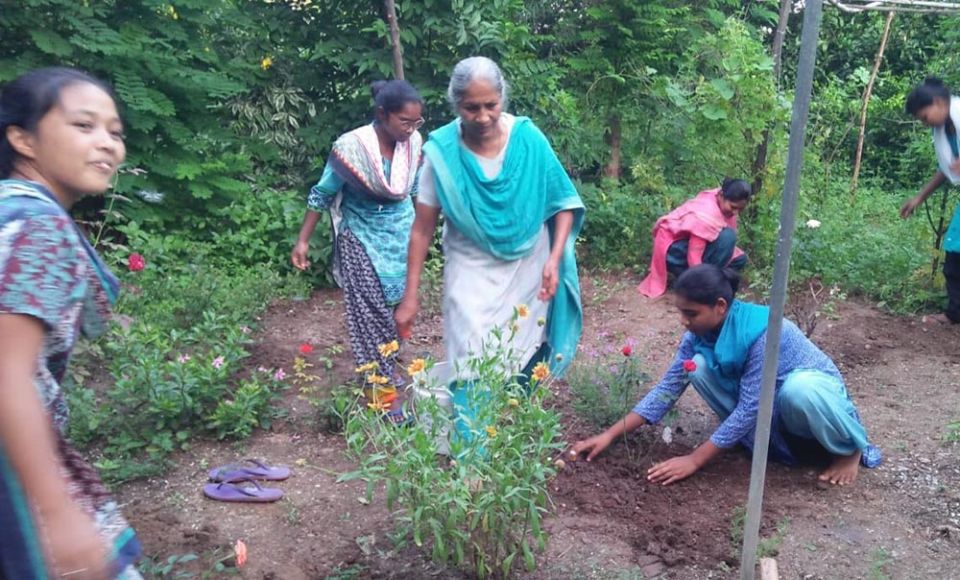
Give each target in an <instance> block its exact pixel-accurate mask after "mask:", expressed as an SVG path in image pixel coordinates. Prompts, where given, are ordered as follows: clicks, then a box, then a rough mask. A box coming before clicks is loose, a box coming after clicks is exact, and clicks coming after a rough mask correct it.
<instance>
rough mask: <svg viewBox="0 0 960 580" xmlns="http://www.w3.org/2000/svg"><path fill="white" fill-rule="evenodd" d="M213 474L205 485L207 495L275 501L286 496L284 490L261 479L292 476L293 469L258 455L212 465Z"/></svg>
mask: <svg viewBox="0 0 960 580" xmlns="http://www.w3.org/2000/svg"><path fill="white" fill-rule="evenodd" d="M209 476H210V482H211V483H207V484H206V485H204V486H203V495H205V496H207V497H208V498H210V499H212V500H216V501H225V502H234V503H271V502H275V501H277V500H279V499H280V498H282V497H283V490H281V489H277V488H272V487H263V486H261V485H260V484H259V483H258V481H283V480H285V479H287V478H289V477H290V469H289V468H287V467H282V466H272V465H267V464H266V463H264V462H262V461H258V460H256V459H245V460H244V461H243V462H241V463H237V464H230V465H223V466H221V467H216V468H214V469H211V470H210V474H209ZM249 484H252V485H249Z"/></svg>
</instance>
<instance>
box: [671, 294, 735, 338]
mask: <svg viewBox="0 0 960 580" xmlns="http://www.w3.org/2000/svg"><path fill="white" fill-rule="evenodd" d="M674 304H675V305H676V307H677V311H678V312H679V313H680V324H682V325H683V327H684V328H686V329H687V330H689V331H690V332H692V333H694V334H695V335H697V336H704V335H707V334H709V333H711V332H713V331H715V330H717V329H718V328H720V326H721V325H722V324H723V321H724V320H726V318H727V310H728V308H729V304H727V301H726V300H725V299H723V298H718V299H717V303H716V304H714V305H713V306H709V305H707V304H700V303H699V302H693V301H691V300H687V299H686V298H684V297H683V296H680V295H679V294H678V295H676V296H675V297H674Z"/></svg>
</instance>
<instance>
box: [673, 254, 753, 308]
mask: <svg viewBox="0 0 960 580" xmlns="http://www.w3.org/2000/svg"><path fill="white" fill-rule="evenodd" d="M739 288H740V275H739V274H738V273H737V271H736V270H734V269H733V268H720V267H719V266H714V265H713V264H699V265H697V266H694V267H692V268H689V269H687V270H686V271H685V272H684V273H683V274H680V276H678V277H677V281H676V282H674V284H673V291H674V293H675V294H677V295H678V296H681V297H683V298H684V299H685V300H689V301H690V302H696V303H697V304H706V305H707V306H713V305H715V304H716V303H717V301H718V300H720V299H721V298H723V299H724V300H725V301H726V302H727V304H731V303H732V302H733V298H734V296H736V294H737V290H738V289H739Z"/></svg>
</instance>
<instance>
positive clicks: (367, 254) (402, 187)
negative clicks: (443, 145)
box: [290, 80, 423, 423]
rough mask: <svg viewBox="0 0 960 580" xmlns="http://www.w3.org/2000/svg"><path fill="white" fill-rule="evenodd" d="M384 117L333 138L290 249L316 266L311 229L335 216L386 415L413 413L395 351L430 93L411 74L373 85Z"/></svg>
mask: <svg viewBox="0 0 960 580" xmlns="http://www.w3.org/2000/svg"><path fill="white" fill-rule="evenodd" d="M372 92H373V100H374V103H375V104H376V120H374V122H373V123H371V124H369V125H364V126H362V127H360V128H358V129H354V130H353V131H350V132H349V133H346V134H344V135H341V136H340V138H339V139H337V141H336V142H335V143H334V144H333V150H332V151H331V152H330V158H329V159H328V160H327V165H326V167H325V168H324V170H323V175H322V176H321V177H320V181H319V182H317V184H316V185H314V186H313V187H312V188H311V189H310V195H309V196H308V197H307V213H306V216H304V219H303V225H302V226H301V228H300V237H299V239H298V240H297V243H296V245H295V246H294V248H293V253H292V255H291V256H290V259H291V261H292V262H293V265H294V266H295V267H296V268H298V269H300V270H306V269H307V267H308V266H309V265H310V260H309V257H308V255H307V254H308V251H309V248H310V236H312V235H313V230H314V229H315V228H316V227H317V222H318V221H319V219H320V212H321V211H325V210H329V211H330V214H331V216H332V219H333V230H334V248H335V249H334V255H333V272H334V277H335V278H336V280H337V283H338V284H339V285H340V287H341V288H343V302H344V305H345V307H346V310H347V329H348V330H349V333H350V346H351V348H352V349H353V356H354V358H355V359H356V363H357V365H358V367H367V368H369V369H371V370H374V369H375V373H376V374H378V375H379V376H380V377H382V378H381V379H380V380H386V381H387V383H386V384H384V386H383V387H381V388H377V389H375V390H374V391H372V392H370V393H368V398H370V399H371V400H370V402H371V403H373V404H375V405H381V406H386V405H389V407H390V408H389V412H387V413H386V415H385V417H386V418H387V419H389V420H391V421H393V422H395V423H400V422H403V421H404V419H405V417H404V416H403V411H402V409H401V406H400V400H399V398H397V392H396V391H397V389H396V387H397V386H399V385H398V383H399V382H400V378H399V374H398V373H397V372H396V369H395V364H394V360H395V359H394V358H393V357H391V356H390V355H391V354H392V353H393V352H395V350H396V349H395V348H389V347H388V348H387V349H386V350H381V348H380V347H381V346H382V345H391V344H392V345H393V347H396V346H397V345H396V344H395V342H396V341H397V338H398V337H397V327H396V325H395V324H394V322H393V307H394V306H395V305H396V304H397V303H398V302H400V299H401V298H402V297H403V291H404V285H405V283H406V278H407V245H408V244H409V242H410V227H411V226H412V225H413V202H412V201H411V199H410V196H411V195H413V194H414V193H415V189H416V182H417V170H418V168H419V166H420V146H421V143H422V141H423V140H422V138H421V137H420V133H419V132H418V131H417V129H418V128H419V127H420V126H421V125H423V117H422V116H421V115H422V113H423V100H422V99H421V97H420V95H419V93H417V91H416V89H414V88H413V86H412V85H410V83H407V82H406V81H399V80H394V81H378V82H376V83H374V84H373V86H372Z"/></svg>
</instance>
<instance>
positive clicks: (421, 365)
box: [407, 358, 427, 377]
mask: <svg viewBox="0 0 960 580" xmlns="http://www.w3.org/2000/svg"><path fill="white" fill-rule="evenodd" d="M426 368H427V361H425V360H423V359H422V358H415V359H413V362H411V363H410V365H409V366H407V374H408V375H410V376H411V377H412V376H413V375H416V374H419V373H422V372H423V371H425V370H426Z"/></svg>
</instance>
